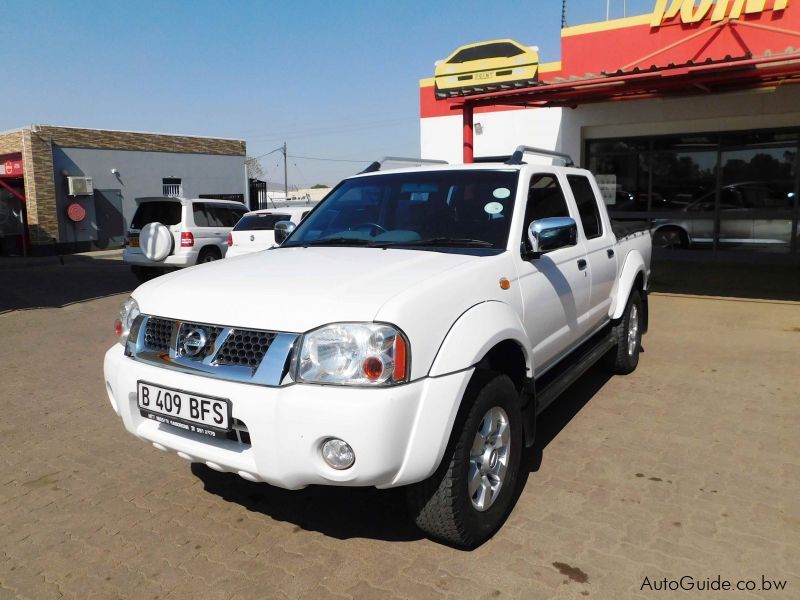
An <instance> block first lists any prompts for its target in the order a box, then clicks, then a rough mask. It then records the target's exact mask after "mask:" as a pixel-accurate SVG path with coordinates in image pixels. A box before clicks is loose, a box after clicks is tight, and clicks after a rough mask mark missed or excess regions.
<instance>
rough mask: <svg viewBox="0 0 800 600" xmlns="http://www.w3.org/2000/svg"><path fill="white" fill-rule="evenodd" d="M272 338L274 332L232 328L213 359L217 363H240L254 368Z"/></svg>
mask: <svg viewBox="0 0 800 600" xmlns="http://www.w3.org/2000/svg"><path fill="white" fill-rule="evenodd" d="M274 339H275V334H274V333H269V332H267V331H249V330H246V329H234V330H233V331H232V332H231V334H230V335H229V336H228V339H227V340H225V343H224V344H223V345H222V348H221V349H220V351H219V353H218V354H217V357H216V358H215V359H214V361H215V362H216V363H217V364H218V365H242V366H246V367H251V368H253V369H255V368H257V367H258V365H260V364H261V361H262V360H263V358H264V355H265V354H266V353H267V350H269V345H270V344H271V343H272V340H274Z"/></svg>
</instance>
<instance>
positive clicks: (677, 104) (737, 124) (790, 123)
mask: <svg viewBox="0 0 800 600" xmlns="http://www.w3.org/2000/svg"><path fill="white" fill-rule="evenodd" d="M474 122H475V123H476V124H477V123H481V126H482V130H483V131H482V133H481V134H480V135H475V136H474V140H475V156H476V157H480V156H496V155H509V154H511V152H512V151H513V150H514V148H515V147H516V146H517V145H519V144H527V145H529V146H539V147H542V148H548V149H551V150H558V151H560V152H566V153H567V154H570V155H571V156H572V157H573V159H575V161H576V162H578V163H580V162H581V160H582V159H583V156H582V153H583V146H584V144H583V142H584V141H585V140H587V139H596V138H609V137H612V138H613V137H628V136H637V135H660V134H669V133H692V132H698V131H736V130H744V129H762V128H771V127H796V126H800V86H794V85H791V86H790V85H787V86H783V87H778V88H777V89H772V90H751V91H741V92H735V93H728V94H708V95H701V96H689V97H685V98H657V99H650V100H627V101H618V102H606V103H602V104H586V105H582V106H579V107H577V108H544V109H542V108H532V109H525V110H510V111H502V112H495V113H477V114H476V115H475V118H474ZM420 141H421V146H422V147H421V151H422V156H423V157H424V158H443V159H445V160H447V161H448V162H455V163H458V162H461V161H462V147H461V115H460V114H457V115H454V116H447V117H430V118H423V119H421V120H420Z"/></svg>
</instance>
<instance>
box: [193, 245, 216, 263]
mask: <svg viewBox="0 0 800 600" xmlns="http://www.w3.org/2000/svg"><path fill="white" fill-rule="evenodd" d="M220 258H222V255H221V254H220V252H219V250H217V249H216V248H203V249H202V250H200V254H198V255H197V263H196V264H198V265H200V264H203V263H210V262H214V261H215V260H219V259H220Z"/></svg>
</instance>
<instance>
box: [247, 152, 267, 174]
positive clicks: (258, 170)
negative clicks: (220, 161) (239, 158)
mask: <svg viewBox="0 0 800 600" xmlns="http://www.w3.org/2000/svg"><path fill="white" fill-rule="evenodd" d="M244 164H245V166H246V167H247V176H248V177H249V178H250V179H264V169H263V168H262V167H261V163H260V162H259V160H258V159H257V158H253V157H252V156H248V157H246V158H245V159H244Z"/></svg>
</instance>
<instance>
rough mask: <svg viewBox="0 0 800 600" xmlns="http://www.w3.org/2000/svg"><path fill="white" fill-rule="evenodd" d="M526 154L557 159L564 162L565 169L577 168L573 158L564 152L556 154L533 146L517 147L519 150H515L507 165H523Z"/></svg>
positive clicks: (553, 151)
mask: <svg viewBox="0 0 800 600" xmlns="http://www.w3.org/2000/svg"><path fill="white" fill-rule="evenodd" d="M525 154H539V155H540V156H549V157H551V158H557V159H559V160H563V161H564V166H565V167H574V166H575V162H574V161H573V160H572V157H571V156H570V155H569V154H564V153H563V152H556V151H555V150H545V149H544V148H534V147H532V146H517V149H516V150H514V154H512V155H511V158H509V159H508V160H507V161H506V164H507V165H521V164H522V157H523V156H524V155H525Z"/></svg>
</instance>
